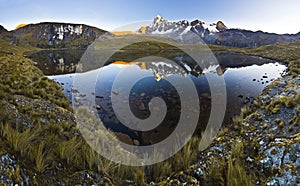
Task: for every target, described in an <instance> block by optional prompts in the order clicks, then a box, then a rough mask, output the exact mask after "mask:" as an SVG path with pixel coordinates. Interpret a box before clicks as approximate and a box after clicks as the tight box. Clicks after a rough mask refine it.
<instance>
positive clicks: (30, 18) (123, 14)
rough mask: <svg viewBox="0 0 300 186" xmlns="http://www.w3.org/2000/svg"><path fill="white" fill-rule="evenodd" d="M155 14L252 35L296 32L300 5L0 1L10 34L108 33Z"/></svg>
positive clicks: (270, 1) (271, 0)
mask: <svg viewBox="0 0 300 186" xmlns="http://www.w3.org/2000/svg"><path fill="white" fill-rule="evenodd" d="M156 15H161V16H163V17H164V18H166V19H168V20H172V21H178V20H183V19H187V20H190V21H192V20H194V19H199V20H201V21H204V22H205V23H207V24H209V23H214V22H217V21H219V20H221V21H223V22H224V23H225V25H226V26H227V27H229V28H242V29H247V30H253V31H257V30H262V31H265V32H274V33H280V34H283V33H290V34H293V33H298V32H300V0H251V1H244V0H227V1H226V0H214V1H212V0H206V1H204V0H181V1H178V0H84V1H83V0H81V1H79V0H0V25H2V26H4V27H5V28H6V29H8V30H12V29H14V28H15V27H16V26H17V25H18V24H20V23H25V24H29V23H39V22H46V21H47V22H48V21H51V22H68V23H83V24H87V25H91V26H95V27H98V28H101V29H104V30H109V31H111V30H114V29H116V28H119V27H122V28H123V26H124V25H128V24H132V23H139V24H140V22H143V21H152V20H153V19H154V17H155V16H156ZM130 28H132V27H130ZM126 29H127V28H126Z"/></svg>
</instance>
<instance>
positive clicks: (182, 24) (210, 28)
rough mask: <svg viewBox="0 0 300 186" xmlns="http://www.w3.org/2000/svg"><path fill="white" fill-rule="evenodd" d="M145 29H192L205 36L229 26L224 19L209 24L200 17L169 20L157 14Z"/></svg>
mask: <svg viewBox="0 0 300 186" xmlns="http://www.w3.org/2000/svg"><path fill="white" fill-rule="evenodd" d="M145 29H146V31H144V33H148V34H166V33H171V32H177V33H179V32H180V31H181V32H183V34H185V33H187V32H188V31H192V32H194V33H196V34H198V35H200V36H201V37H204V36H205V35H207V34H210V33H216V32H222V31H225V30H227V29H228V28H227V27H226V26H225V24H224V23H223V22H222V21H218V22H217V23H212V24H208V25H207V24H205V22H204V21H201V20H199V19H196V20H193V21H188V20H181V21H177V22H175V21H169V20H168V19H165V18H164V17H162V16H160V15H157V16H156V17H155V18H154V20H153V22H152V23H151V24H150V25H149V26H146V27H143V30H145Z"/></svg>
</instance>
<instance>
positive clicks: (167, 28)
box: [139, 16, 300, 47]
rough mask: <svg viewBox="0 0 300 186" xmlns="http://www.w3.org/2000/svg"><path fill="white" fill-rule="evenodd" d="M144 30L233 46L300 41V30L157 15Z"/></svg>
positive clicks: (200, 41)
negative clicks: (244, 27) (291, 32)
mask: <svg viewBox="0 0 300 186" xmlns="http://www.w3.org/2000/svg"><path fill="white" fill-rule="evenodd" d="M139 31H140V33H143V34H148V35H160V36H167V37H171V38H173V39H175V40H178V41H181V42H184V43H202V42H205V43H207V44H215V45H224V46H232V47H252V46H262V45H268V44H275V43H282V42H293V41H298V40H300V33H298V34H294V35H289V34H284V35H280V34H274V33H266V32H262V31H257V32H253V31H249V30H241V29H231V28H228V27H227V26H226V25H225V24H224V23H223V22H222V21H218V22H217V23H212V24H208V25H207V24H205V22H203V21H200V20H198V19H196V20H194V21H191V22H189V21H187V20H182V21H178V22H172V21H169V20H166V19H165V18H163V17H161V16H156V17H155V18H154V21H153V22H152V24H151V25H149V26H146V27H142V28H141V29H140V30H139Z"/></svg>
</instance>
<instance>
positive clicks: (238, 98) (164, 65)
mask: <svg viewBox="0 0 300 186" xmlns="http://www.w3.org/2000/svg"><path fill="white" fill-rule="evenodd" d="M82 54H83V51H40V52H38V53H34V54H31V55H29V56H30V57H31V58H32V59H33V60H34V61H35V62H37V64H36V65H37V67H39V68H40V69H41V70H42V71H43V72H44V73H45V74H46V75H47V76H48V77H49V78H50V79H53V80H54V81H56V82H57V83H58V84H59V85H61V86H62V87H63V91H64V93H65V95H66V96H67V97H68V98H69V99H70V101H73V102H79V100H80V99H82V98H83V97H85V96H86V94H87V93H86V92H85V93H84V94H82V93H80V92H78V90H77V89H76V88H75V87H72V83H73V80H74V78H75V77H76V75H77V74H78V73H75V72H76V68H78V62H79V61H80V57H81V56H82ZM215 56H216V58H217V59H218V61H219V64H220V66H209V65H207V66H206V68H205V69H202V71H201V74H200V75H195V74H193V73H191V70H190V69H189V68H185V69H184V70H182V69H183V68H182V66H180V65H178V64H177V63H171V62H168V61H152V62H143V61H138V62H126V61H120V60H118V61H111V62H110V63H109V64H107V65H106V66H105V67H103V69H102V71H101V72H102V73H101V78H100V77H97V79H96V84H95V89H94V91H92V92H89V93H88V94H90V95H93V96H94V97H95V103H96V105H95V107H96V109H97V112H98V116H99V117H100V118H101V121H102V122H103V123H104V125H105V126H106V127H107V128H109V129H111V130H112V131H114V132H115V133H116V134H117V136H118V137H119V138H120V139H122V140H123V141H124V142H126V143H128V144H131V143H133V139H134V140H135V141H138V144H144V145H147V144H153V143H157V142H159V141H161V140H163V139H164V138H165V137H167V136H169V135H170V134H171V133H172V131H173V130H174V128H175V127H176V123H177V122H178V121H179V118H180V111H181V102H180V97H179V95H178V92H177V91H176V89H175V88H174V87H173V86H172V84H170V83H169V82H168V81H167V80H166V79H167V78H169V77H171V78H175V79H176V78H179V79H180V78H190V79H191V80H192V81H193V83H194V85H195V87H196V89H197V93H198V97H199V101H200V114H199V123H198V126H199V127H198V129H197V133H199V134H200V133H201V131H202V130H203V128H204V127H205V125H206V123H207V121H208V118H209V117H210V113H211V99H212V98H211V92H210V85H209V83H208V80H207V77H208V76H215V77H218V78H220V77H222V78H224V80H225V84H226V90H227V105H226V111H225V118H224V121H223V125H229V124H230V123H232V122H231V121H232V117H233V116H234V115H236V114H239V112H240V109H241V108H242V107H243V106H245V105H248V104H250V102H251V101H252V100H253V99H254V98H255V97H257V96H258V95H259V94H260V93H261V92H262V90H263V89H264V87H265V86H267V85H268V84H270V83H271V82H272V81H273V80H275V79H276V78H278V77H280V76H282V75H283V74H284V73H285V71H286V66H285V65H283V64H280V63H278V62H275V61H272V60H269V59H263V58H259V57H254V56H246V55H243V54H237V53H228V52H219V53H216V54H215ZM174 58H177V59H179V58H180V59H181V61H183V62H182V63H184V61H185V60H184V59H185V56H175V57H174ZM187 61H188V60H187ZM128 66H131V67H135V69H136V70H135V71H136V72H138V73H142V74H147V77H146V78H143V79H142V80H140V81H138V82H137V83H136V84H135V85H134V86H133V87H132V88H131V90H130V92H129V96H128V100H124V103H125V102H127V101H128V103H129V105H130V109H131V111H132V113H133V114H134V115H135V116H136V117H138V118H140V119H146V118H148V117H149V116H150V111H149V108H148V103H149V102H150V100H151V99H153V98H154V97H160V98H162V99H163V100H164V101H165V103H166V105H167V109H168V110H167V113H166V116H165V118H164V120H163V121H162V123H161V124H160V125H159V126H158V127H156V128H155V129H153V130H149V131H144V132H141V131H135V130H131V129H129V128H128V127H126V126H125V125H123V124H122V123H121V122H120V121H119V120H118V118H117V116H116V114H115V113H114V109H113V107H112V102H111V96H112V94H113V95H115V96H117V95H118V94H119V92H118V91H115V90H114V88H113V82H114V80H115V79H116V78H117V76H118V74H119V73H120V72H122V71H123V70H124V69H125V68H127V67H128ZM135 71H132V72H133V73H128V74H127V76H128V77H133V78H134V76H135ZM89 73H90V72H85V73H84V74H85V75H86V76H87V77H88V76H89ZM90 74H92V73H90ZM72 96H73V97H72ZM189 104H193V100H191V102H190V103H189ZM127 136H129V137H130V138H131V139H132V140H128V137H127Z"/></svg>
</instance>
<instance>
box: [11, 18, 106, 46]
mask: <svg viewBox="0 0 300 186" xmlns="http://www.w3.org/2000/svg"><path fill="white" fill-rule="evenodd" d="M11 32H12V34H13V39H12V42H13V43H14V44H16V45H21V46H28V45H30V46H34V47H39V48H86V47H87V46H88V45H89V44H91V43H92V42H93V41H94V40H95V39H96V38H98V37H99V36H101V35H103V34H104V33H106V31H104V30H101V29H98V28H95V27H91V26H87V25H84V24H71V23H52V22H45V23H38V24H29V25H26V26H24V27H21V28H19V29H16V30H13V31H11Z"/></svg>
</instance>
